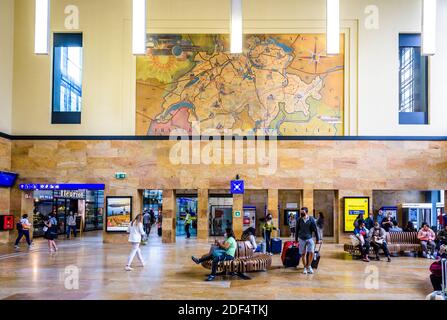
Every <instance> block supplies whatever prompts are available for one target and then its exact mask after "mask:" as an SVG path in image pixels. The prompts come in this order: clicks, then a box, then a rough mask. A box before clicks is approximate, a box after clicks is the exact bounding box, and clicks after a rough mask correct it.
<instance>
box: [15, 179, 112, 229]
mask: <svg viewBox="0 0 447 320" xmlns="http://www.w3.org/2000/svg"><path fill="white" fill-rule="evenodd" d="M20 189H21V190H22V191H24V192H25V197H26V198H29V199H32V200H33V209H32V213H33V215H32V217H33V218H32V223H33V237H41V236H43V234H44V231H43V227H44V219H45V217H47V216H48V215H49V214H50V213H51V212H54V213H55V214H56V218H57V221H58V231H59V234H65V233H66V231H67V217H68V215H69V214H70V213H74V214H75V215H76V224H77V230H81V231H83V232H85V231H95V230H103V211H104V185H103V184H77V185H75V184H65V185H64V184H44V185H43V184H21V185H20Z"/></svg>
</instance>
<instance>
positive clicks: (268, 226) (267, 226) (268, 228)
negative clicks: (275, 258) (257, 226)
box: [262, 214, 277, 256]
mask: <svg viewBox="0 0 447 320" xmlns="http://www.w3.org/2000/svg"><path fill="white" fill-rule="evenodd" d="M262 230H263V231H264V238H265V244H266V250H267V253H268V254H269V255H271V256H272V255H273V253H272V232H273V230H277V228H276V227H275V225H274V224H273V216H272V215H271V214H268V215H267V218H266V221H265V223H264V225H263V226H262Z"/></svg>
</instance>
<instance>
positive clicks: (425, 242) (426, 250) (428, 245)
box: [418, 222, 436, 259]
mask: <svg viewBox="0 0 447 320" xmlns="http://www.w3.org/2000/svg"><path fill="white" fill-rule="evenodd" d="M435 238H436V235H435V232H434V231H433V230H432V229H430V227H429V226H428V224H427V223H426V222H424V223H423V224H422V227H421V229H420V230H419V232H418V239H419V240H420V241H421V246H422V255H423V256H424V257H425V258H427V259H435V248H436V245H435V242H434V240H435Z"/></svg>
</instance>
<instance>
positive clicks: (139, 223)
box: [125, 214, 146, 271]
mask: <svg viewBox="0 0 447 320" xmlns="http://www.w3.org/2000/svg"><path fill="white" fill-rule="evenodd" d="M127 233H129V242H130V243H131V244H132V250H131V251H130V255H129V259H128V260H127V265H126V268H125V269H126V271H132V270H133V269H132V268H131V264H132V261H133V259H134V258H135V255H137V256H138V259H139V260H140V262H141V264H142V265H143V267H144V259H143V256H142V255H141V249H140V243H141V239H142V237H143V236H146V233H145V232H144V228H143V216H142V215H141V214H139V215H137V216H136V217H135V219H134V220H133V221H132V222H131V223H130V225H129V228H128V229H127Z"/></svg>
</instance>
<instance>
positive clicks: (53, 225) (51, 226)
mask: <svg viewBox="0 0 447 320" xmlns="http://www.w3.org/2000/svg"><path fill="white" fill-rule="evenodd" d="M43 223H44V225H45V226H44V229H43V231H44V232H45V234H44V238H45V239H47V240H48V250H49V251H50V253H53V252H56V251H57V250H58V248H57V245H56V241H55V239H56V238H57V234H58V229H57V219H56V216H55V214H54V212H52V213H50V214H49V215H48V217H46V218H45V220H44V222H43Z"/></svg>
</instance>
